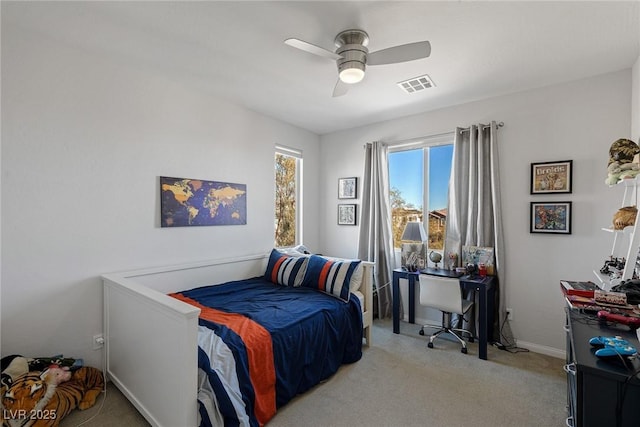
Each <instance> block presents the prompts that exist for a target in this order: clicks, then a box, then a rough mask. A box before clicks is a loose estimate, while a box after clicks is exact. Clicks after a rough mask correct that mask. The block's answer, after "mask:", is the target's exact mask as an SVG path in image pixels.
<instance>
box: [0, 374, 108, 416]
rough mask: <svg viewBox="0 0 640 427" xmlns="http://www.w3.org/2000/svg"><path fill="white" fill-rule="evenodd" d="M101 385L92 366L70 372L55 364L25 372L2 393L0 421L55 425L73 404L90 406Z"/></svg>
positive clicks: (73, 406) (98, 375)
mask: <svg viewBox="0 0 640 427" xmlns="http://www.w3.org/2000/svg"><path fill="white" fill-rule="evenodd" d="M103 388H104V379H103V377H102V372H101V371H100V370H99V369H96V368H92V367H81V368H79V369H78V370H76V371H75V372H73V373H71V372H70V371H68V370H64V369H61V368H58V367H54V368H50V369H47V370H46V371H44V372H29V373H26V374H24V375H21V376H20V377H18V378H16V380H15V381H13V383H12V384H11V386H10V387H9V388H8V389H7V391H6V392H5V393H4V394H3V396H2V406H3V408H2V419H3V423H2V425H3V426H4V427H57V426H58V424H59V423H60V420H62V418H64V417H65V416H66V415H67V414H69V413H70V412H71V411H72V410H73V409H75V408H76V407H78V408H80V409H82V410H83V409H87V408H90V407H92V406H93V405H94V404H95V403H96V399H97V397H98V395H99V394H100V392H101V391H102V389H103Z"/></svg>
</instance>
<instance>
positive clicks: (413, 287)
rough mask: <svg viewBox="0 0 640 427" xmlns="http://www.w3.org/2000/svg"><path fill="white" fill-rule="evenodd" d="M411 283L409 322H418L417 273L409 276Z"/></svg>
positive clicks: (409, 282)
mask: <svg viewBox="0 0 640 427" xmlns="http://www.w3.org/2000/svg"><path fill="white" fill-rule="evenodd" d="M407 282H408V285H409V323H416V275H415V274H409V275H408V276H407Z"/></svg>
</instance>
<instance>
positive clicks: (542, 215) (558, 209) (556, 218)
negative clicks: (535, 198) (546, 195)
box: [529, 202, 571, 234]
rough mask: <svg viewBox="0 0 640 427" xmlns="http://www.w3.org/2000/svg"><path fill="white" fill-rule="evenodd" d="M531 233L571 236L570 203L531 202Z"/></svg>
mask: <svg viewBox="0 0 640 427" xmlns="http://www.w3.org/2000/svg"><path fill="white" fill-rule="evenodd" d="M530 222H531V225H530V228H529V231H530V232H531V233H551V234H571V202H531V221H530Z"/></svg>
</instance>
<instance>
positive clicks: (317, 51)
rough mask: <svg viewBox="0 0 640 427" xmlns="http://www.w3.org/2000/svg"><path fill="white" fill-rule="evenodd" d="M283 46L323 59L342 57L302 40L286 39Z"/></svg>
mask: <svg viewBox="0 0 640 427" xmlns="http://www.w3.org/2000/svg"><path fill="white" fill-rule="evenodd" d="M284 43H285V44H287V45H289V46H291V47H295V48H296V49H300V50H304V51H305V52H309V53H311V54H313V55H316V56H322V57H324V58H329V59H334V60H336V59H340V58H342V56H340V55H338V54H337V53H333V52H331V51H330V50H327V49H325V48H323V47H320V46H316V45H314V44H311V43H307V42H305V41H303V40H299V39H286V40H285V41H284Z"/></svg>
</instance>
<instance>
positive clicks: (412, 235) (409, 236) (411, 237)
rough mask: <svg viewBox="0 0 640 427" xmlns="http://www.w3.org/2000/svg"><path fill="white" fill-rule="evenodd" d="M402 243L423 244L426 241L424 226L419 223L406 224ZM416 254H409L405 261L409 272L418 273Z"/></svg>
mask: <svg viewBox="0 0 640 427" xmlns="http://www.w3.org/2000/svg"><path fill="white" fill-rule="evenodd" d="M401 240H403V241H408V242H420V243H424V242H426V241H427V232H426V231H425V230H424V226H423V225H422V223H421V222H407V225H405V227H404V232H403V233H402V238H401ZM417 258H418V254H416V253H415V252H413V253H410V254H409V255H408V256H407V259H406V260H405V263H406V265H405V267H406V268H407V269H408V270H409V271H418V259H417Z"/></svg>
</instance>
